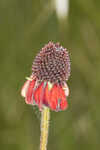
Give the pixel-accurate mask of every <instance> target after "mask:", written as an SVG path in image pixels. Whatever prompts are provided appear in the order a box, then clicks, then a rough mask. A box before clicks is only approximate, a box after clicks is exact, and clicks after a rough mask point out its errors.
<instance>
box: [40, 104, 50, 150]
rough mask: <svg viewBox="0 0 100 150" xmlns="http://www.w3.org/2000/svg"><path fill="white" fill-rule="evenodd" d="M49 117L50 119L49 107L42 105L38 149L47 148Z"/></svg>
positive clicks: (43, 149) (45, 149) (44, 149)
mask: <svg viewBox="0 0 100 150" xmlns="http://www.w3.org/2000/svg"><path fill="white" fill-rule="evenodd" d="M49 119H50V109H49V108H48V107H45V106H44V107H43V110H42V111H41V137H40V150H47V142H48V132H49Z"/></svg>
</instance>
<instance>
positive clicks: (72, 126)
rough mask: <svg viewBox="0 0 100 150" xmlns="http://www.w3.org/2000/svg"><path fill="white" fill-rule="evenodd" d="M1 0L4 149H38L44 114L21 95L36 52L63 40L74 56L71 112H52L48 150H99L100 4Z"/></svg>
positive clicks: (0, 148) (0, 145)
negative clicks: (61, 10)
mask: <svg viewBox="0 0 100 150" xmlns="http://www.w3.org/2000/svg"><path fill="white" fill-rule="evenodd" d="M69 4H70V5H69V13H68V17H67V18H64V19H63V20H61V19H59V18H58V17H57V14H56V10H55V8H54V6H53V3H51V1H49V0H0V150H13V149H14V150H38V149H39V142H40V141H39V138H40V113H39V112H38V108H36V107H34V108H33V107H32V106H29V105H26V104H25V102H24V98H22V97H21V95H20V90H21V87H22V85H23V83H24V81H25V77H26V76H29V75H30V74H31V66H32V61H33V59H34V57H35V56H36V53H37V52H39V50H40V49H41V48H42V47H43V46H44V44H46V43H48V41H49V40H52V41H53V42H58V41H59V42H60V43H61V44H62V45H63V46H64V47H66V48H68V50H69V53H70V56H71V70H72V71H71V77H70V80H69V81H68V85H69V87H70V97H69V98H68V100H69V108H68V110H66V111H64V112H57V113H56V112H51V120H50V130H49V142H48V150H50V149H51V150H80V149H81V150H99V149H100V99H99V98H100V91H99V90H100V77H99V76H100V1H99V0H87V1H86V0H76V1H74V0H70V2H69Z"/></svg>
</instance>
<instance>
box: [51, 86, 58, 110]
mask: <svg viewBox="0 0 100 150" xmlns="http://www.w3.org/2000/svg"><path fill="white" fill-rule="evenodd" d="M58 95H59V93H58V88H57V86H56V85H54V86H53V88H52V89H51V98H50V102H49V103H50V107H51V109H52V110H57V106H58Z"/></svg>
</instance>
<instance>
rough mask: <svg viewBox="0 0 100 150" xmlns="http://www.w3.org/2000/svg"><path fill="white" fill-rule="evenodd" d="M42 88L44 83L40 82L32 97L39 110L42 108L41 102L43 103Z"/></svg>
mask: <svg viewBox="0 0 100 150" xmlns="http://www.w3.org/2000/svg"><path fill="white" fill-rule="evenodd" d="M44 89H45V85H44V82H42V83H41V84H40V85H39V86H38V88H37V89H36V90H35V92H34V99H35V102H36V104H37V105H38V106H39V108H40V110H41V109H42V104H44Z"/></svg>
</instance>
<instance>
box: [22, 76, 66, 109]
mask: <svg viewBox="0 0 100 150" xmlns="http://www.w3.org/2000/svg"><path fill="white" fill-rule="evenodd" d="M21 94H22V96H24V97H25V101H26V103H27V104H31V105H38V107H39V109H40V110H42V108H43V105H45V106H47V107H50V108H51V110H54V111H60V110H65V109H66V108H67V106H68V103H67V101H66V95H65V90H64V89H63V87H62V86H61V85H59V84H54V85H52V87H51V88H50V87H49V83H48V82H41V83H40V84H37V80H36V79H32V80H27V81H26V82H25V84H24V86H23V88H22V91H21Z"/></svg>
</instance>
